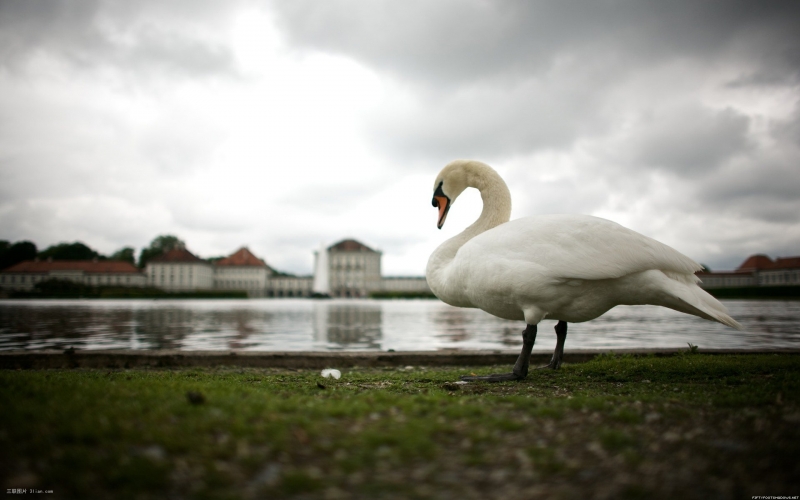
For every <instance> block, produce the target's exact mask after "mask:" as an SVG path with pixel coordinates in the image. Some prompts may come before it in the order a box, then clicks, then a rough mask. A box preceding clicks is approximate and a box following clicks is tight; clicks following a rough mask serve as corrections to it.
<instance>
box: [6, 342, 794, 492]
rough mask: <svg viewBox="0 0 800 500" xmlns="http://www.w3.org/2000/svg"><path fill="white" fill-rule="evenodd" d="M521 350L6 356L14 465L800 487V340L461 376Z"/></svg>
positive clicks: (85, 486)
mask: <svg viewBox="0 0 800 500" xmlns="http://www.w3.org/2000/svg"><path fill="white" fill-rule="evenodd" d="M505 369H508V367H495V368H494V370H492V369H487V368H485V367H481V368H473V367H465V368H436V369H433V368H430V369H429V368H425V367H415V368H403V369H389V368H387V369H353V370H348V371H345V372H344V373H343V376H342V378H341V379H340V380H333V379H323V378H321V377H320V376H319V373H318V372H317V371H285V370H284V371H280V370H275V369H230V368H218V369H186V370H114V371H107V370H30V371H25V370H23V371H0V408H2V411H0V450H2V452H0V478H2V481H3V485H4V487H6V488H29V489H33V490H53V494H52V495H49V497H50V498H115V499H116V498H123V499H124V498H162V497H170V498H330V499H337V498H437V499H438V498H459V499H461V498H532V497H546V498H578V497H582V498H676V497H683V498H750V496H751V495H792V494H794V495H796V494H798V493H799V492H800V430H798V424H799V423H800V404H798V403H800V401H799V400H800V356H795V355H763V356H762V355H744V356H706V355H703V354H699V353H690V352H689V351H687V353H686V354H684V355H680V356H675V357H669V358H656V357H643V358H633V357H613V356H601V357H599V358H597V359H595V360H594V361H591V362H588V363H585V364H574V365H565V366H564V367H563V368H562V369H561V370H560V371H557V372H554V371H550V370H540V371H535V372H533V373H532V374H531V375H530V376H529V377H528V379H527V380H525V381H522V382H509V383H501V384H476V383H470V384H467V385H460V384H455V383H454V382H455V381H457V380H458V377H459V375H461V374H465V373H471V372H472V373H478V374H482V373H489V372H492V371H496V370H505ZM189 393H191V395H190V396H188V395H189Z"/></svg>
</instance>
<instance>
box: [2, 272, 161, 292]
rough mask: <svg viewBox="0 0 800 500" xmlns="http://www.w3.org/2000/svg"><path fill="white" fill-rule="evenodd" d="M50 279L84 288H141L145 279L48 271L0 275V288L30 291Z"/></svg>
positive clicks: (132, 275)
mask: <svg viewBox="0 0 800 500" xmlns="http://www.w3.org/2000/svg"><path fill="white" fill-rule="evenodd" d="M52 279H58V280H69V281H72V282H75V283H80V284H82V285H86V286H93V287H102V286H113V287H143V286H145V285H146V284H147V277H146V276H145V275H144V274H140V273H135V274H134V273H87V272H84V271H50V272H46V273H5V272H4V273H0V288H2V289H4V290H15V291H32V290H33V289H34V286H36V284H37V283H41V282H43V281H48V280H52Z"/></svg>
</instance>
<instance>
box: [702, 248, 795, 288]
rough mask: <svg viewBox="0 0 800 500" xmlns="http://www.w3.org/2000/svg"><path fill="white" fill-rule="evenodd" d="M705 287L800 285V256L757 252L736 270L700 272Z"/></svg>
mask: <svg viewBox="0 0 800 500" xmlns="http://www.w3.org/2000/svg"><path fill="white" fill-rule="evenodd" d="M697 277H698V278H700V280H701V281H702V283H701V284H700V286H702V287H703V288H732V287H748V286H800V257H778V258H777V259H775V260H774V261H773V260H772V259H771V258H770V257H769V256H767V255H764V254H756V255H751V256H750V257H748V258H747V259H745V261H744V262H742V264H741V265H740V266H739V267H737V268H736V270H734V271H716V272H713V271H712V272H699V273H697Z"/></svg>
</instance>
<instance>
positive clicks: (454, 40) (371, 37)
mask: <svg viewBox="0 0 800 500" xmlns="http://www.w3.org/2000/svg"><path fill="white" fill-rule="evenodd" d="M272 7H273V9H274V10H275V12H276V13H277V14H278V15H279V18H278V20H279V23H280V24H279V26H280V27H281V28H282V29H283V30H284V32H285V34H286V36H287V37H288V39H289V41H290V42H291V43H293V44H295V45H297V46H298V47H303V48H309V49H314V50H321V51H326V52H337V53H342V54H347V55H348V56H351V57H355V58H357V59H359V60H362V61H365V62H366V63H367V64H369V65H370V66H374V67H377V68H381V69H384V70H386V71H388V72H390V73H392V74H394V75H398V76H400V77H401V78H411V79H417V80H424V81H430V82H434V83H435V84H440V85H448V86H452V85H454V82H455V84H464V83H470V82H474V81H475V80H486V79H490V80H491V79H498V78H499V77H501V76H505V75H508V76H512V77H514V76H515V75H532V74H533V75H536V74H541V73H543V72H546V71H547V70H548V69H549V68H550V67H551V66H552V65H553V64H555V63H556V62H557V61H559V60H560V59H561V58H563V57H565V56H567V55H569V54H584V55H586V54H595V55H596V54H606V55H607V57H608V56H610V57H616V58H619V59H621V60H624V61H625V62H626V64H631V65H634V64H635V65H640V64H659V63H661V62H663V61H664V60H667V59H672V58H674V57H681V56H686V55H688V56H691V57H700V58H703V59H708V58H711V57H716V56H718V55H720V53H723V52H725V51H726V50H729V49H731V46H732V45H733V47H732V48H733V50H738V51H740V52H746V53H747V55H748V56H751V57H761V56H769V62H770V63H771V64H779V65H782V66H783V69H784V70H789V71H796V67H797V66H796V65H794V63H795V62H796V54H797V50H796V49H797V48H798V43H800V41H799V40H798V38H797V36H796V33H797V31H798V30H797V28H798V25H799V24H800V22H798V21H797V19H798V17H799V16H798V14H800V7H798V6H797V4H796V3H794V2H790V1H784V2H771V3H769V4H763V3H759V2H747V1H739V2H735V3H733V4H731V3H727V2H702V3H697V2H690V1H677V2H666V3H642V2H636V1H632V0H631V1H622V2H614V3H613V4H608V3H588V4H587V3H586V2H579V1H565V2H544V1H533V2H530V1H521V0H520V1H512V2H503V3H502V4H496V3H492V2H481V1H478V0H473V1H468V2H463V1H456V0H450V1H440V2H435V3H431V2H425V1H424V0H416V1H409V2H403V3H402V4H398V3H396V2H391V1H388V0H383V1H375V2H367V3H364V2H358V1H354V0H339V1H331V2H325V3H324V4H320V3H319V2H313V1H308V0H306V1H303V0H301V1H295V2H275V3H273V4H272ZM742 37H745V38H746V39H747V43H746V44H743V45H744V46H743V47H742V46H738V45H737V44H735V43H734V42H735V41H736V40H738V39H740V38H742ZM582 59H583V60H584V61H586V62H588V61H590V59H587V58H585V57H583V58H582Z"/></svg>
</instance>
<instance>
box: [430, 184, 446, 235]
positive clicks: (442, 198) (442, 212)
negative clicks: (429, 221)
mask: <svg viewBox="0 0 800 500" xmlns="http://www.w3.org/2000/svg"><path fill="white" fill-rule="evenodd" d="M433 206H434V207H436V208H438V209H439V222H438V223H437V224H436V227H438V228H439V229H441V228H442V226H444V220H445V219H446V218H447V212H448V210H450V198H448V197H447V195H446V194H444V191H442V183H439V187H437V188H436V192H434V193H433Z"/></svg>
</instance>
